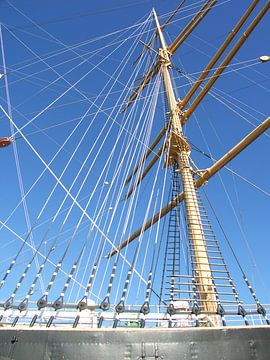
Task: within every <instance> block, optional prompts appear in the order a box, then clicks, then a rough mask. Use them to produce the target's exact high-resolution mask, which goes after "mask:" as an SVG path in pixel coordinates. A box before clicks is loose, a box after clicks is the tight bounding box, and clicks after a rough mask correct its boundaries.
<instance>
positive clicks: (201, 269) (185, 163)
mask: <svg viewBox="0 0 270 360" xmlns="http://www.w3.org/2000/svg"><path fill="white" fill-rule="evenodd" d="M153 13H154V18H155V22H156V26H157V31H158V35H159V38H160V42H161V48H160V49H159V55H160V62H161V64H162V65H161V72H162V75H163V80H164V86H165V91H166V96H167V100H168V104H169V110H170V123H171V126H172V130H171V133H170V135H169V137H170V139H169V147H168V150H167V155H168V157H169V159H168V161H169V164H172V163H177V164H178V168H179V172H180V174H181V178H182V184H183V190H184V199H185V209H186V219H187V226H188V232H189V236H190V240H191V242H192V245H193V249H194V257H195V262H196V274H195V275H196V282H197V284H198V287H199V292H200V294H201V311H202V312H203V313H212V314H215V313H216V312H217V307H216V301H217V298H216V294H215V287H214V284H213V280H212V276H211V267H210V263H209V259H208V253H207V248H206V245H205V234H204V230H203V226H202V220H201V216H200V211H199V205H198V200H197V196H196V188H195V184H194V179H193V169H192V167H191V166H190V146H189V144H188V142H187V140H186V139H185V138H184V136H183V131H182V125H181V120H180V115H181V111H180V109H179V106H178V104H177V101H176V97H175V94H174V90H173V86H172V81H171V76H170V72H169V69H170V67H171V61H170V57H169V52H168V50H167V45H166V43H165V39H164V36H163V33H162V30H161V28H160V24H159V20H158V17H157V15H156V12H155V10H154V11H153ZM211 319H212V322H213V323H214V325H215V326H219V318H218V316H215V315H214V316H212V317H211Z"/></svg>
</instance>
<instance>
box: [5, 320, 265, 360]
mask: <svg viewBox="0 0 270 360" xmlns="http://www.w3.org/2000/svg"><path fill="white" fill-rule="evenodd" d="M4 359H5V360H7V359H20V360H26V359H27V360H29V359H34V360H41V359H46V360H47V359H56V360H60V359H62V360H63V359H65V360H68V359H70V360H71V359H72V360H73V359H80V360H86V359H87V360H103V359H104V360H105V359H106V360H107V359H108V360H121V359H123V360H131V359H132V360H139V359H145V360H154V359H160V360H161V359H163V360H175V359H179V360H189V359H192V360H196V359H198V360H212V359H213V360H214V359H215V360H240V359H241V360H242V359H243V360H253V359H254V360H255V359H256V360H269V359H270V326H269V327H245V328H222V329H211V328H198V329H194V328H193V329H105V330H103V329H102V330H96V329H95V330H89V329H88V330H85V331H84V330H81V329H80V330H79V329H78V330H66V329H63V330H60V329H59V330H53V329H49V330H48V329H44V330H42V329H40V330H39V329H35V330H31V329H27V330H26V329H19V328H17V329H10V328H9V329H8V328H5V329H1V330H0V360H4Z"/></svg>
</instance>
